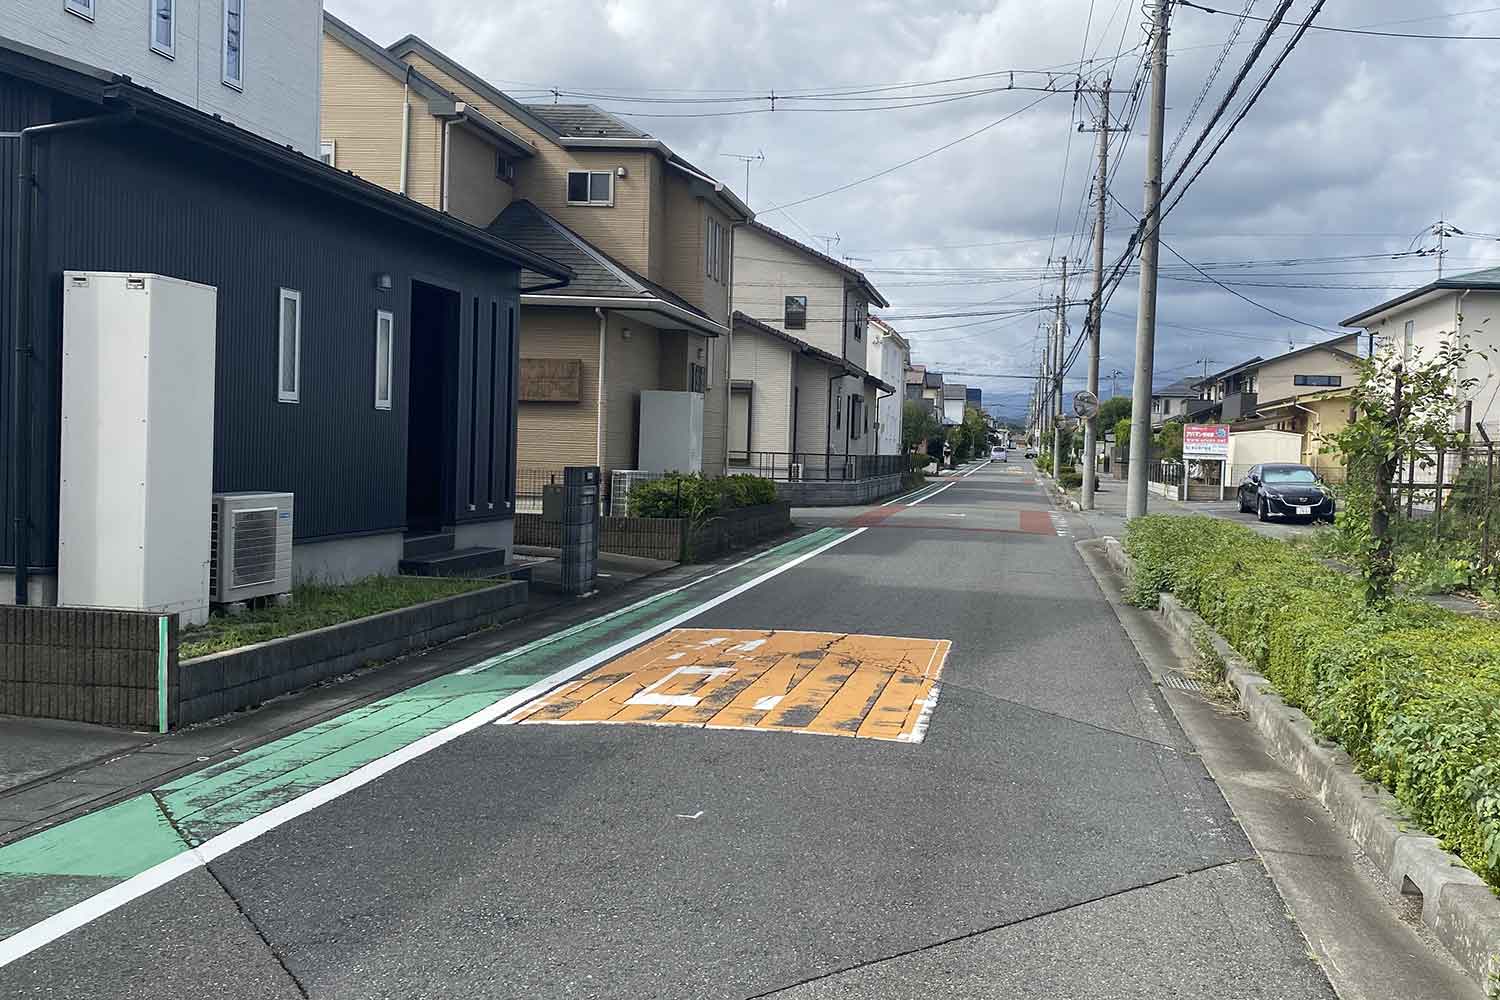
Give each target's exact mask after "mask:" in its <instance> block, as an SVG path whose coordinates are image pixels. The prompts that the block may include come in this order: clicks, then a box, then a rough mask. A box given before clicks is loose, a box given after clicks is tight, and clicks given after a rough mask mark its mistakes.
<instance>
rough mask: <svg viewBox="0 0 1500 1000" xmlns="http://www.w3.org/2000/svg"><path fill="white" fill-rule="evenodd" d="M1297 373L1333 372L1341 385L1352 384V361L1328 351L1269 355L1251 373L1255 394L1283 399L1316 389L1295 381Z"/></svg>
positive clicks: (1331, 373) (1260, 397)
mask: <svg viewBox="0 0 1500 1000" xmlns="http://www.w3.org/2000/svg"><path fill="white" fill-rule="evenodd" d="M1298 375H1337V376H1339V377H1340V378H1341V379H1342V380H1343V381H1342V382H1341V383H1340V385H1341V386H1350V385H1353V384H1354V380H1355V379H1354V364H1353V362H1351V361H1350V360H1349V359H1348V358H1345V357H1342V356H1340V355H1338V354H1334V353H1333V352H1332V351H1308V352H1307V353H1306V354H1299V355H1297V356H1296V357H1292V358H1287V359H1286V360H1284V361H1278V360H1277V359H1275V358H1272V359H1271V360H1270V361H1268V362H1266V363H1265V364H1263V365H1261V366H1260V370H1259V371H1258V372H1256V375H1255V385H1256V398H1257V399H1261V400H1273V399H1285V398H1286V397H1288V396H1301V395H1306V394H1307V393H1310V392H1318V391H1319V389H1318V388H1317V387H1313V386H1304V385H1297V384H1296V376H1298Z"/></svg>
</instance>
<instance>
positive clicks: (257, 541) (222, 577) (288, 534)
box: [209, 493, 292, 604]
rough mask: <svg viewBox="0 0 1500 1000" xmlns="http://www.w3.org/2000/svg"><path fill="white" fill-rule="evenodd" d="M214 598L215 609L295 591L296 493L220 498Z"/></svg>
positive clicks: (213, 552) (212, 569)
mask: <svg viewBox="0 0 1500 1000" xmlns="http://www.w3.org/2000/svg"><path fill="white" fill-rule="evenodd" d="M211 538H212V548H211V549H210V554H209V599H210V600H211V601H212V602H213V603H215V604H228V603H230V602H234V601H246V600H250V599H252V598H256V597H268V596H271V595H274V594H285V593H288V592H289V591H290V590H291V589H292V494H290V493H216V494H214V499H213V518H212V530H211Z"/></svg>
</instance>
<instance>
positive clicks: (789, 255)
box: [734, 228, 868, 367]
mask: <svg viewBox="0 0 1500 1000" xmlns="http://www.w3.org/2000/svg"><path fill="white" fill-rule="evenodd" d="M734 254H735V258H734V303H735V308H736V309H738V310H739V311H740V312H742V313H744V314H745V315H747V316H751V317H754V318H755V319H758V320H760V321H761V322H762V323H765V324H767V325H768V326H774V327H775V328H776V329H778V330H782V331H784V332H786V333H789V334H791V335H792V336H794V337H796V338H798V339H799V340H805V341H807V342H808V343H809V344H812V345H813V346H814V347H818V348H821V349H822V350H825V351H827V352H828V353H829V354H836V355H838V356H839V357H848V358H849V359H850V360H852V361H854V362H855V363H856V364H858V365H859V366H860V367H864V366H865V359H866V352H865V347H864V342H865V340H866V339H868V336H867V335H866V336H865V337H864V339H861V340H860V341H858V342H855V341H854V340H853V336H852V330H853V325H854V323H853V317H852V316H848V317H846V315H845V308H844V306H845V302H844V297H845V290H846V287H847V286H848V284H849V281H848V279H847V278H846V277H845V276H844V274H843V272H841V271H839V270H837V269H835V268H833V267H830V266H828V265H826V264H822V263H819V262H817V261H816V260H814V259H813V258H810V257H807V256H805V255H803V254H802V253H800V252H799V251H797V250H795V249H793V248H792V247H789V246H787V245H786V244H784V243H782V242H781V241H780V240H774V239H771V238H770V237H768V236H766V235H765V234H763V233H760V232H757V231H756V230H755V229H752V228H742V229H739V230H737V231H736V234H735V241H734ZM788 295H805V296H807V328H806V329H804V330H789V329H787V328H786V324H785V318H786V314H785V304H786V296H788ZM850 302H851V304H853V303H855V302H858V303H859V304H860V305H859V309H860V315H861V316H864V315H865V314H866V313H867V311H868V305H867V304H865V300H864V298H863V296H859V295H857V294H855V293H850ZM861 328H862V329H863V325H862V327H861Z"/></svg>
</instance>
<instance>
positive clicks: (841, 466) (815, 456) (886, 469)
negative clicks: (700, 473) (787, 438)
mask: <svg viewBox="0 0 1500 1000" xmlns="http://www.w3.org/2000/svg"><path fill="white" fill-rule="evenodd" d="M909 466H910V460H909V459H908V458H907V457H906V456H905V455H841V454H838V453H836V452H818V451H731V452H730V453H729V471H730V473H731V474H741V475H751V476H760V477H762V478H763V479H775V480H779V481H782V482H845V481H848V480H852V479H875V478H878V477H880V476H899V475H902V474H903V473H905V472H906V470H907V468H908V467H909Z"/></svg>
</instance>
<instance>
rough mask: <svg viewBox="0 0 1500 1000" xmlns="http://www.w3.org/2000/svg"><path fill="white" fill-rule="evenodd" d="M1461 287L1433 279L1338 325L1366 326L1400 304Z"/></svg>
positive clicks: (1383, 316) (1382, 317) (1413, 302)
mask: <svg viewBox="0 0 1500 1000" xmlns="http://www.w3.org/2000/svg"><path fill="white" fill-rule="evenodd" d="M1462 289H1463V286H1461V285H1455V284H1451V283H1449V282H1446V281H1434V282H1431V283H1430V284H1426V285H1423V286H1422V287H1421V288H1417V289H1413V290H1412V291H1410V292H1407V293H1406V294H1404V295H1398V296H1396V297H1395V298H1394V299H1390V300H1389V301H1386V302H1382V303H1381V304H1380V305H1378V306H1375V307H1374V308H1373V309H1366V310H1365V311H1364V312H1362V313H1355V314H1354V315H1353V316H1350V317H1349V318H1348V319H1346V320H1343V321H1342V322H1340V323H1339V326H1352V327H1356V328H1364V327H1368V326H1371V325H1373V324H1374V323H1375V322H1377V321H1379V320H1383V319H1385V318H1386V317H1387V315H1389V314H1390V313H1392V312H1395V311H1396V310H1397V309H1399V308H1401V307H1402V306H1408V305H1413V304H1415V303H1416V301H1417V300H1418V299H1423V298H1426V297H1427V296H1428V295H1432V294H1434V293H1436V292H1447V291H1462Z"/></svg>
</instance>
